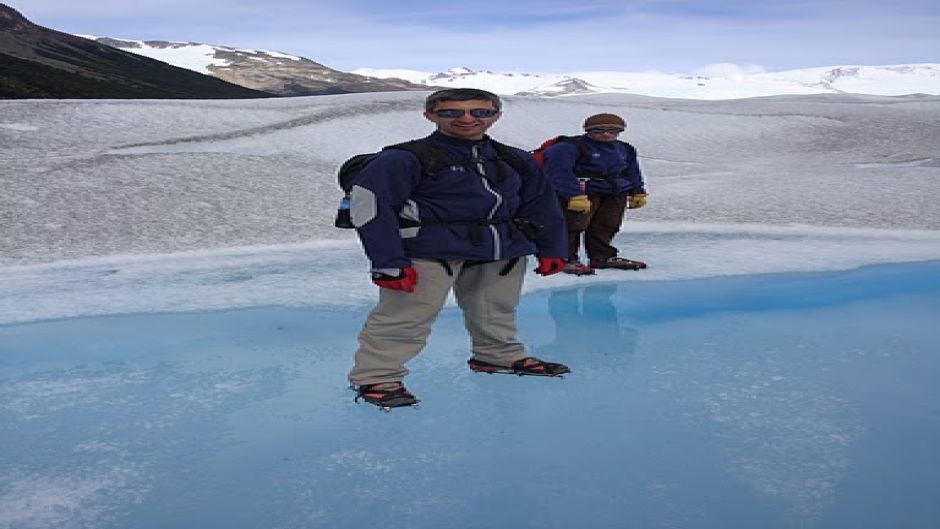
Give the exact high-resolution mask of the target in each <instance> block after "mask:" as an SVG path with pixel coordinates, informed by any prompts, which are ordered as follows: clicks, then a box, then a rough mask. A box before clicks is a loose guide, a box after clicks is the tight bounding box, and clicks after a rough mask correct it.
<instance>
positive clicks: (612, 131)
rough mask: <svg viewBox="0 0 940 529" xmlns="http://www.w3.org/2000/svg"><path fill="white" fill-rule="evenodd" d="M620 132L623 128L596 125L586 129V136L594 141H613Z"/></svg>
mask: <svg viewBox="0 0 940 529" xmlns="http://www.w3.org/2000/svg"><path fill="white" fill-rule="evenodd" d="M621 132H623V129H621V128H614V127H598V128H593V129H588V131H587V133H588V137H590V138H591V139H592V140H594V141H614V140H616V139H617V136H618V135H620V133H621Z"/></svg>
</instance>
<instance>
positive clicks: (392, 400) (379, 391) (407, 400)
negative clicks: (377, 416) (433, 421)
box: [350, 382, 421, 411]
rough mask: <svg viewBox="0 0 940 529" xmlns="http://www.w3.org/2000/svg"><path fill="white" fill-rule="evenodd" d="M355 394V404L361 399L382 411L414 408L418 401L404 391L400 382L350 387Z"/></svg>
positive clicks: (408, 392)
mask: <svg viewBox="0 0 940 529" xmlns="http://www.w3.org/2000/svg"><path fill="white" fill-rule="evenodd" d="M350 389H352V390H353V391H355V392H356V398H355V399H354V400H355V401H356V402H359V399H362V400H364V401H366V402H368V403H369V404H373V405H375V406H378V407H379V408H381V409H382V410H383V411H388V410H390V409H392V408H400V407H402V406H415V405H417V404H418V403H419V402H421V401H420V400H418V399H416V398H415V396H414V395H412V394H411V392H410V391H408V390H407V389H405V385H404V384H402V383H401V382H381V383H379V384H363V385H361V386H350Z"/></svg>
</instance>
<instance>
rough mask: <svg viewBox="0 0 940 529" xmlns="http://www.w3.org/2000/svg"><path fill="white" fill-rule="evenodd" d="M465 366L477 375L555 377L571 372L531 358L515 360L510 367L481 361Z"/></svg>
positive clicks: (468, 361)
mask: <svg viewBox="0 0 940 529" xmlns="http://www.w3.org/2000/svg"><path fill="white" fill-rule="evenodd" d="M467 365H468V366H470V369H471V370H472V371H476V372H477V373H501V374H505V375H519V376H522V375H531V376H540V377H557V376H561V375H564V374H565V373H570V372H571V370H570V369H568V366H566V365H565V364H557V363H555V362H544V361H542V360H539V359H538V358H535V357H533V356H527V357H525V358H523V359H521V360H516V361H515V362H513V363H512V365H510V366H501V365H497V364H491V363H489V362H483V361H482V360H475V359H472V358H471V359H470V360H467Z"/></svg>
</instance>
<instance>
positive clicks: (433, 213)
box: [350, 132, 567, 270]
mask: <svg viewBox="0 0 940 529" xmlns="http://www.w3.org/2000/svg"><path fill="white" fill-rule="evenodd" d="M422 141H426V142H430V145H432V146H434V147H437V148H440V149H442V150H443V151H444V152H446V153H447V157H448V161H449V160H451V159H453V160H454V164H453V165H450V166H447V167H446V168H444V169H442V170H440V171H437V172H436V173H435V174H434V175H433V176H427V175H424V176H423V175H422V169H421V164H420V162H419V161H418V158H417V157H416V156H415V155H414V154H412V153H411V152H407V151H404V150H398V149H386V150H383V151H382V152H381V153H379V154H378V156H376V157H375V158H374V159H373V160H371V161H370V162H369V163H368V164H366V166H365V167H363V168H362V170H361V172H360V173H359V175H358V176H357V177H356V178H355V180H354V181H353V187H352V190H351V191H350V200H351V207H350V213H351V217H352V222H353V224H354V225H355V226H356V231H357V232H358V234H359V238H360V240H361V241H362V245H363V248H364V249H365V252H366V255H367V256H368V257H369V260H370V261H371V262H372V269H373V270H388V269H397V268H404V267H406V266H410V265H411V259H412V258H423V259H455V260H456V259H460V260H480V261H497V260H502V259H511V258H514V257H521V256H524V255H531V254H537V255H539V256H540V257H562V258H563V257H564V256H565V255H567V243H566V240H565V230H564V217H563V216H562V214H561V210H560V208H559V205H558V200H557V198H556V195H555V193H554V191H553V190H552V187H551V185H550V183H549V181H548V180H547V179H546V178H545V176H544V174H543V172H542V170H541V168H540V167H539V166H538V164H536V163H535V159H534V158H532V156H531V155H530V154H529V153H527V152H525V151H523V150H521V149H515V148H513V149H512V152H514V153H516V154H517V155H518V157H519V159H520V160H521V161H522V162H523V163H524V164H525V166H526V167H527V169H528V170H527V171H526V172H527V173H528V174H519V173H518V172H516V171H515V170H514V169H513V168H512V166H511V165H510V164H509V163H507V162H506V161H503V160H501V159H498V154H497V152H496V149H495V148H494V147H493V145H492V143H491V142H490V140H489V138H484V139H483V140H481V141H469V140H462V139H457V138H451V137H449V136H445V135H444V134H441V133H439V132H434V133H433V134H431V135H430V136H428V137H427V138H424V139H423V140H422ZM470 160H478V161H477V162H476V163H470ZM512 219H526V220H528V221H531V222H532V223H534V224H535V225H538V226H540V227H541V229H540V230H539V231H538V233H537V235H535V237H534V241H532V240H529V238H527V237H525V236H523V235H522V233H521V232H520V231H519V229H518V228H517V226H516V224H514V223H512V222H511V220H512Z"/></svg>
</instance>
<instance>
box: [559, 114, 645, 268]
mask: <svg viewBox="0 0 940 529" xmlns="http://www.w3.org/2000/svg"><path fill="white" fill-rule="evenodd" d="M625 128H626V122H625V121H624V120H623V118H621V117H620V116H617V115H615V114H597V115H594V116H591V117H589V118H587V119H586V120H585V121H584V130H585V134H584V135H582V136H577V137H573V138H565V141H558V142H556V143H555V144H554V145H552V146H551V147H549V148H547V149H546V150H545V153H544V157H545V174H546V175H547V176H548V178H549V179H550V180H551V182H552V184H553V185H554V187H555V191H556V192H557V193H558V197H559V199H560V201H561V205H562V208H564V213H565V222H566V225H567V231H568V255H567V260H566V261H567V262H566V264H565V269H564V271H565V272H566V273H569V274H578V275H584V274H593V273H594V269H595V268H616V269H621V270H640V269H643V268H646V263H644V262H642V261H636V260H632V259H626V258H623V257H618V256H617V253H618V251H617V248H616V247H614V246H613V245H612V244H611V241H613V239H614V236H615V235H616V234H617V232H619V231H620V225H621V223H622V222H623V215H624V210H625V209H628V208H629V209H636V208H641V207H643V206H644V205H646V189H645V188H644V185H643V176H642V174H641V173H640V166H639V164H638V163H637V154H636V149H634V148H633V146H632V145H630V144H629V143H625V142H622V141H619V140H618V139H617V136H618V135H619V134H620V133H621V132H623V131H624V129H625ZM582 234H583V235H584V247H585V248H584V249H585V251H586V253H587V257H588V260H589V261H588V264H582V263H581V262H580V260H579V259H578V254H579V252H580V246H581V236H582Z"/></svg>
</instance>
